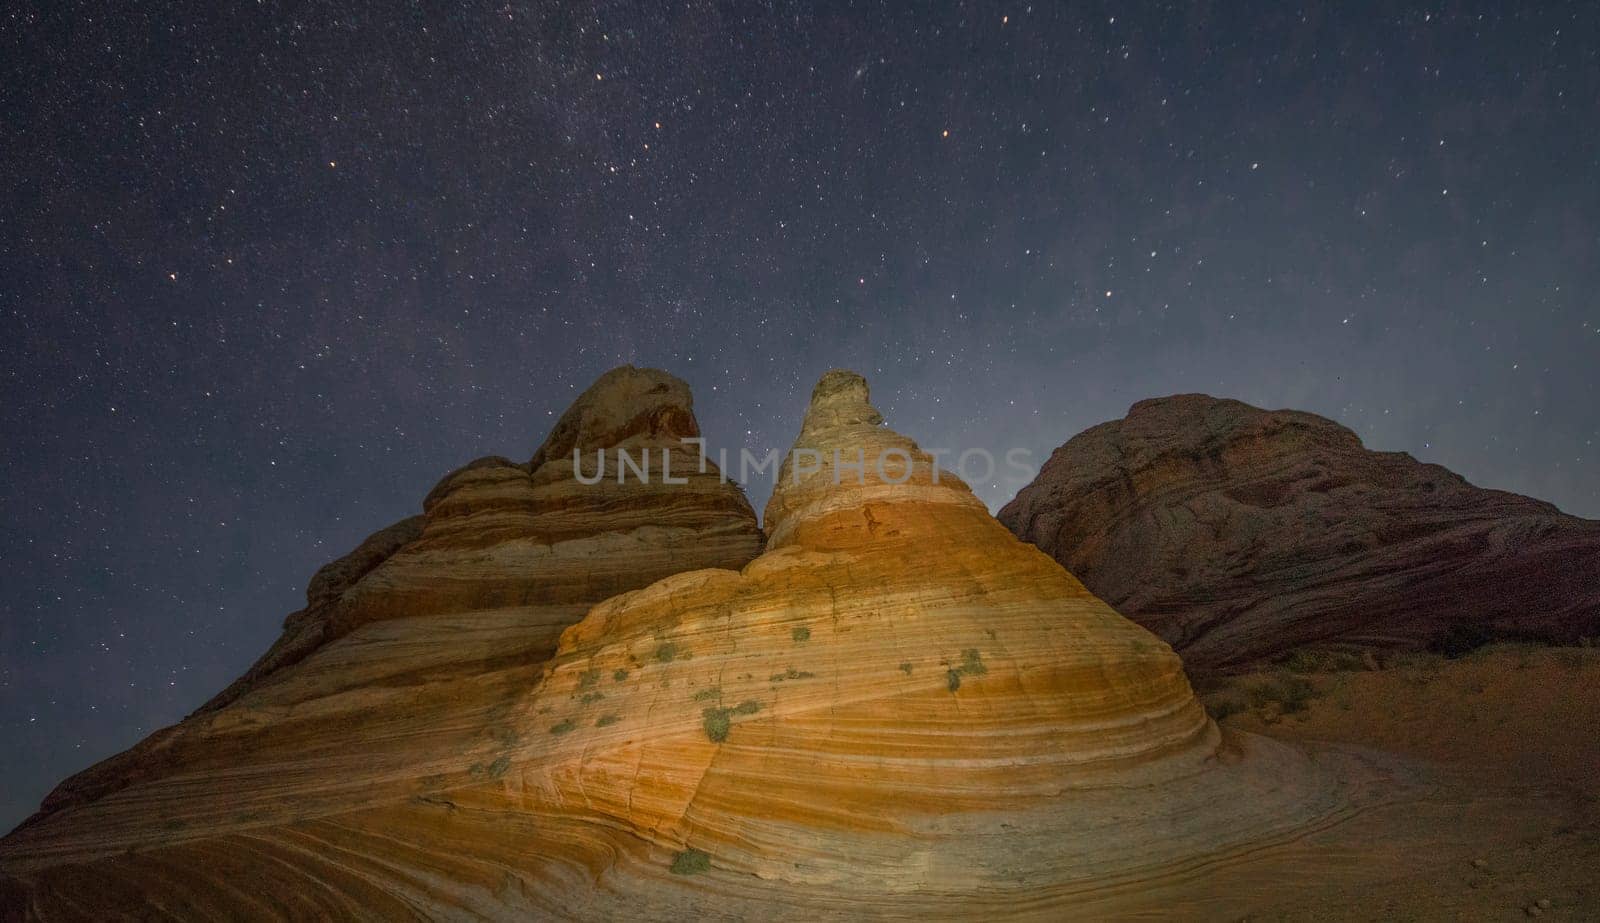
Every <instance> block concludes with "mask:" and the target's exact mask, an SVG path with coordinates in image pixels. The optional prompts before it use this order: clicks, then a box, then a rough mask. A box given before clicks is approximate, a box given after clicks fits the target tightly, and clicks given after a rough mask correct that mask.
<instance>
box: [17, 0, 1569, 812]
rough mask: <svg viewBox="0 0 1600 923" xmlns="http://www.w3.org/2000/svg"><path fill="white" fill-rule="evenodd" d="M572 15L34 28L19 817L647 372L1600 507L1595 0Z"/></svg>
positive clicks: (26, 103) (781, 437)
mask: <svg viewBox="0 0 1600 923" xmlns="http://www.w3.org/2000/svg"><path fill="white" fill-rule="evenodd" d="M556 6H557V5H556V4H542V3H541V4H530V3H526V2H515V0H513V2H510V3H506V2H487V3H466V4H444V3H427V4H421V3H419V4H412V5H406V4H399V3H383V4H328V3H302V4H289V3H276V2H264V3H260V4H211V3H207V4H187V3H169V4H143V5H139V6H137V7H135V6H134V5H131V4H130V5H128V6H127V7H120V6H115V5H107V4H85V3H66V2H58V0H57V2H48V3H44V2H21V3H15V4H11V5H9V6H8V7H7V9H6V10H5V11H4V12H0V117H3V123H0V130H3V134H0V196H3V198H0V514H3V516H4V522H5V528H4V529H3V530H0V568H3V570H0V733H3V735H4V739H5V741H6V744H7V746H6V747H5V748H4V750H3V751H0V791H3V792H4V794H3V796H0V827H6V826H9V825H10V824H11V823H14V822H15V821H17V820H20V819H21V818H22V817H23V816H25V815H26V814H27V813H28V812H29V811H31V810H32V809H33V807H34V806H35V805H36V804H37V803H38V801H39V799H40V798H41V797H42V796H43V794H44V793H45V792H46V791H47V790H48V788H49V787H50V786H52V785H53V784H54V783H55V782H56V781H58V780H59V779H60V778H61V777H63V776H65V775H66V774H68V773H70V772H72V771H75V770H77V769H81V768H83V767H84V766H86V765H88V764H89V763H91V762H93V761H95V760H97V759H100V758H102V757H105V756H107V755H109V754H111V753H113V752H115V751H117V750H119V749H122V748H124V747H126V746H128V745H130V744H132V743H134V742H135V741H136V740H138V739H139V738H141V737H143V736H145V735H146V734H148V733H149V732H150V731H151V730H153V729H154V728H156V727H158V726H161V725H164V724H167V723H171V722H173V721H175V720H177V719H179V718H180V717H182V716H183V715H184V714H185V713H186V712H187V711H188V710H190V709H192V708H193V707H195V706H196V705H198V704H199V703H200V702H202V701H204V700H205V699H206V698H208V697H209V696H210V695H211V694H212V693H214V692H216V691H217V690H218V689H220V688H221V687H222V686H223V685H225V684H226V682H227V681H228V680H230V679H232V678H233V677H235V676H236V675H237V674H239V673H240V672H241V671H242V670H243V669H244V668H245V666H246V665H248V663H249V662H250V661H251V660H253V659H254V657H255V656H256V655H257V654H258V653H260V652H261V651H262V650H263V649H264V648H265V647H266V646H267V645H268V644H269V643H270V641H271V640H272V639H273V638H274V637H275V636H276V635H277V632H278V627H279V624H280V621H281V619H282V617H283V616H284V615H285V614H286V613H288V612H290V611H292V610H293V609H295V608H297V607H298V606H299V605H300V600H301V598H302V593H303V588H304V585H305V582H306V580H307V578H308V577H309V576H310V574H311V573H312V572H313V571H314V570H315V568H316V567H317V566H318V565H320V564H321V563H323V562H325V561H327V560H329V559H331V558H333V557H335V556H337V555H338V554H341V553H343V552H344V551H345V550H347V549H348V548H349V547H351V546H352V545H354V544H355V543H356V542H358V541H359V540H360V539H361V538H362V537H364V536H365V535H366V534H367V533H369V532H371V531H372V530H374V529H376V528H379V527H381V526H383V525H386V524H388V523H389V522H391V521H393V520H395V519H398V518H400V517H401V516H404V515H407V514H409V513H412V512H415V511H416V510H417V509H418V508H419V505H420V500H421V497H422V496H423V494H424V492H425V491H426V490H427V489H428V488H429V487H430V486H431V485H432V484H433V482H434V480H435V479H436V478H437V477H438V476H439V475H440V474H442V473H443V472H445V471H446V470H448V469H450V468H452V467H453V466H455V465H457V464H460V463H461V462H464V461H466V460H468V459H470V458H473V457H475V456H478V455H482V454H487V453H491V452H493V453H502V454H506V455H510V456H513V457H519V458H525V457H527V456H528V455H530V454H531V453H532V450H533V449H534V447H535V446H537V444H538V443H539V441H540V440H541V439H542V438H543V436H544V433H545V431H546V429H547V427H548V426H549V425H550V423H551V422H552V421H553V419H554V416H555V415H559V413H560V412H561V411H562V410H563V409H564V408H565V406H566V404H567V403H568V402H569V401H570V400H571V398H572V397H573V396H574V395H575V394H576V393H577V392H578V391H579V390H581V389H582V388H584V387H585V386H587V385H588V383H589V382H590V381H591V380H592V379H593V378H594V377H595V376H597V375H598V374H600V373H601V372H603V371H604V370H606V369H607V368H609V367H611V366H614V365H617V364H619V363H623V362H631V363H634V364H639V365H652V366H659V367H662V368H666V369H669V370H671V371H673V372H675V373H677V374H678V375H681V376H682V377H684V378H686V379H688V381H689V382H690V383H691V385H692V386H693V387H694V390H695V394H696V399H697V401H698V410H699V416H700V419H701V421H702V423H703V425H704V426H705V429H706V430H707V435H708V437H709V438H710V440H711V442H712V444H713V446H727V447H731V448H734V449H737V448H739V447H749V448H751V449H754V450H760V451H764V450H766V449H768V448H780V449H781V448H784V447H786V446H787V445H788V443H789V441H790V440H791V438H792V437H793V434H794V432H795V431H796V429H797V428H798V425H799V418H800V413H801V411H802V410H803V407H804V403H805V399H806V396H807V394H808V392H809V389H810V386H811V384H812V383H813V382H814V381H815V379H816V377H817V376H818V375H819V374H820V373H821V372H822V371H823V370H824V369H826V368H829V367H832V366H840V365H842V366H849V367H853V368H856V369H858V370H860V371H862V372H864V373H866V374H867V375H868V377H869V378H870V379H871V380H872V382H873V385H874V389H875V394H876V396H877V402H878V404H879V406H880V407H881V409H883V410H884V412H885V413H886V414H888V415H889V418H890V422H891V423H892V424H893V425H894V426H895V427H896V428H897V429H899V430H901V431H903V432H905V433H907V434H909V435H912V436H913V437H915V438H918V439H919V440H921V441H922V442H924V444H927V445H935V446H948V447H967V446H985V447H990V448H993V449H995V450H1000V449H1004V448H1008V447H1011V446H1022V447H1027V448H1030V449H1032V450H1034V451H1035V452H1036V453H1037V457H1038V458H1040V459H1042V458H1043V457H1044V456H1045V454H1047V453H1048V451H1049V450H1050V449H1051V448H1053V447H1054V446H1056V445H1058V444H1059V443H1061V442H1063V441H1065V440H1066V439H1067V438H1068V437H1070V436H1071V435H1073V434H1074V433H1076V432H1078V431H1080V430H1082V429H1083V428H1085V427H1087V426H1089V425H1092V424H1094V423H1097V422H1100V421H1102V420H1105V419H1110V418H1114V417H1118V416H1121V415H1122V414H1123V413H1124V412H1125V410H1126V409H1127V407H1128V405H1129V404H1131V403H1133V402H1134V401H1136V400H1138V399H1141V398H1145V397H1151V396H1156V395H1162V394H1168V393H1172V392H1177V391H1205V392H1209V393H1212V394H1217V395H1225V396H1230V397H1237V398H1241V399H1243V400H1246V401H1249V402H1252V403H1255V404H1260V405H1265V406H1269V407H1296V408H1302V409H1307V410H1312V411H1316V412H1319V413H1323V414H1326V415H1328V416H1332V417H1334V418H1336V419H1338V420H1340V421H1342V422H1344V423H1346V424H1347V425H1349V426H1351V427H1353V428H1354V429H1356V430H1357V431H1358V432H1359V433H1360V434H1361V435H1362V436H1363V437H1364V438H1365V439H1366V440H1367V442H1368V444H1369V445H1372V446H1374V447H1378V448H1384V449H1401V450H1406V451H1409V452H1412V453H1413V454H1415V455H1417V456H1418V457H1420V458H1422V459H1425V460H1428V461H1435V462H1439V463H1441V464H1444V465H1447V466H1448V467H1450V468H1453V469H1454V470H1456V471H1458V472H1460V473H1462V474H1464V475H1466V476H1467V477H1468V478H1469V479H1471V480H1473V481H1474V482H1476V483H1480V484H1484V485H1488V486H1493V487H1502V488H1506V489H1510V490H1515V491H1519V492H1523V493H1528V494H1532V495H1534V496H1538V497H1541V498H1544V499H1547V500H1551V501H1554V502H1556V503H1557V504H1559V505H1560V506H1562V507H1563V508H1564V509H1566V510H1568V511H1570V512H1573V513H1578V514H1581V515H1586V516H1591V517H1594V516H1600V486H1597V485H1600V452H1597V450H1596V447H1595V445H1594V442H1595V440H1596V438H1597V436H1600V410H1597V409H1596V405H1597V401H1600V393H1597V381H1600V373H1597V371H1596V369H1597V368H1600V306H1597V304H1596V301H1595V295H1594V293H1595V292H1596V291H1600V278H1597V275H1600V182H1597V179H1600V143H1597V141H1600V137H1597V136H1600V129H1597V127H1596V126H1597V122H1600V119H1597V118H1596V116H1597V114H1600V59H1597V56H1596V49H1597V47H1600V43H1597V42H1596V41H1595V38H1596V35H1597V34H1600V29H1597V27H1600V13H1597V7H1596V6H1595V5H1594V4H1592V3H1582V4H1577V3H1575V4H1570V5H1563V4H1555V3H1549V4H1544V3H1541V4H1484V5H1482V6H1481V7H1478V6H1474V5H1470V4H1455V3H1449V4H1446V3H1437V4H1433V5H1413V6H1405V7H1404V8H1402V6H1401V5H1396V4H1387V3H1381V4H1370V5H1368V4H1354V3H1338V4H1326V5H1323V6H1321V7H1319V6H1317V5H1306V6H1304V7H1303V8H1295V7H1293V6H1291V5H1287V4H1282V3H1277V2H1269V3H1217V4H1204V3H1200V4H1191V3H1174V4H1165V5H1150V6H1145V7H1142V8H1140V9H1138V10H1134V9H1131V8H1127V7H1128V6H1129V5H1125V4H1113V5H1110V6H1101V5H1097V4H1090V3H1072V4H1056V3H1042V2H1040V3H1035V4H1034V5H1033V6H1032V7H1029V6H1028V5H1027V4H989V3H978V4H972V5H944V6H934V5H931V4H915V5H914V6H916V7H918V8H919V11H918V12H906V11H902V10H898V9H895V8H893V7H890V6H885V5H880V4H813V3H809V2H805V3H793V4H788V3H779V4H756V3H738V4H727V5H719V4H700V3H691V4H687V5H683V6H682V7H681V8H680V9H678V10H677V11H675V12H671V13H662V12H660V10H659V9H658V7H661V6H665V5H664V4H648V3H647V4H628V3H602V4H592V5H585V4H576V5H571V6H570V7H568V8H567V9H565V10H562V11H556V10H555V9H554V8H555V7H556ZM907 6H913V5H909V4H908V5H907ZM978 486H979V487H980V490H981V492H982V493H983V495H984V497H985V499H987V500H988V501H989V502H990V503H991V504H992V505H998V503H999V502H1001V501H1003V500H1004V499H1006V498H1007V497H1009V496H1010V494H1011V493H1013V492H1014V491H1015V490H1016V488H1017V487H1019V486H1020V484H1018V483H1016V482H1006V481H996V482H995V483H992V484H986V485H978ZM751 493H752V499H753V500H754V501H755V502H756V503H757V505H758V508H759V505H760V504H761V503H762V502H764V500H765V496H766V493H767V487H766V485H762V484H757V485H752V489H751Z"/></svg>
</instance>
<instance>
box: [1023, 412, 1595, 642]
mask: <svg viewBox="0 0 1600 923" xmlns="http://www.w3.org/2000/svg"><path fill="white" fill-rule="evenodd" d="M999 519H1000V521H1001V522H1003V523H1005V524H1006V526H1007V527H1008V528H1010V529H1011V530H1012V531H1013V532H1015V533H1016V534H1017V535H1018V536H1020V537H1021V538H1022V539H1023V540H1025V541H1028V542H1032V543H1033V544H1035V545H1037V546H1039V548H1041V549H1043V550H1044V551H1045V553H1047V554H1049V555H1050V556H1051V557H1053V558H1055V559H1056V560H1057V561H1059V562H1060V563H1061V565H1062V566H1063V567H1066V568H1067V569H1069V570H1071V571H1072V572H1073V573H1074V574H1076V575H1077V576H1079V577H1080V578H1082V579H1083V581H1084V583H1085V584H1087V585H1088V586H1089V588H1090V589H1091V590H1093V591H1094V592H1095V593H1096V594H1098V595H1099V596H1101V597H1102V598H1104V599H1105V600H1107V601H1108V602H1110V603H1111V604H1112V605H1114V606H1115V607H1116V608H1117V611H1119V612H1121V613H1123V614H1124V615H1126V616H1128V617H1129V618H1132V619H1134V620H1135V621H1137V622H1139V623H1140V624H1142V625H1144V626H1146V627H1148V628H1150V629H1151V630H1153V631H1155V632H1156V633H1157V634H1159V635H1160V636H1161V637H1162V638H1163V639H1164V640H1166V641H1167V642H1169V643H1170V644H1172V645H1173V646H1174V647H1176V648H1177V649H1178V651H1179V652H1180V653H1182V655H1183V657H1184V662H1185V663H1187V664H1188V665H1189V666H1190V668H1191V669H1196V668H1198V669H1202V670H1218V669H1221V670H1229V669H1240V668H1248V667H1249V666H1251V665H1254V664H1259V663H1262V662H1264V661H1271V660H1274V659H1277V658H1280V657H1282V656H1283V655H1284V654H1286V653H1287V652H1289V651H1291V650H1293V649H1294V648H1297V647H1302V646H1310V645H1315V646H1354V647H1358V648H1372V649H1384V648H1389V649H1417V648H1425V647H1430V646H1431V647H1436V648H1437V647H1444V648H1446V649H1448V648H1449V647H1450V646H1452V645H1465V644H1471V643H1474V642H1475V641H1482V640H1487V639H1491V638H1513V639H1529V640H1541V641H1557V642H1571V641H1573V640H1575V639H1577V638H1582V637H1587V636H1594V635H1600V522H1594V521H1591V520H1584V519H1579V518H1577V517H1575V516H1568V515H1565V514H1563V513H1562V512H1561V511H1560V510H1558V509H1556V508H1555V507H1553V506H1551V505H1550V504H1548V503H1544V502H1541V501H1538V500H1533V499H1530V498H1528V497H1522V496H1518V495H1516V494H1511V493H1506V492H1504V491H1498V490H1486V489H1483V488H1480V487H1475V486H1473V485H1471V484H1469V483H1467V482H1466V481H1465V480H1463V479H1462V478H1461V477H1459V476H1458V475H1456V474H1453V473H1451V472H1450V471H1448V470H1446V469H1444V468H1441V467H1439V466H1438V465H1428V464H1423V463H1421V462H1418V461H1417V460H1416V459H1414V458H1412V457H1411V456H1409V455H1406V454H1404V453H1401V452H1374V451H1371V450H1369V449H1367V448H1365V447H1363V446H1362V444H1361V440H1360V439H1359V438H1358V437H1357V436H1356V434H1355V433H1353V432H1351V431H1350V430H1348V429H1346V428H1344V427H1343V426H1340V425H1339V424H1337V423H1334V422H1333V421H1331V420H1328V419H1325V418H1323V417H1319V416H1316V415H1314V414H1309V413H1302V412H1298V411H1291V410H1279V411H1265V410H1260V409H1257V408H1255V407H1251V406H1250V405H1248V404H1243V403H1240V402H1238V401H1231V400H1219V399H1217V398H1212V397H1207V396H1205V395H1201V394H1187V395H1178V396H1175V397H1167V398H1160V399H1155V400H1148V401H1141V402H1139V403H1137V404H1135V405H1134V406H1133V408H1132V409H1131V410H1129V412H1128V415H1127V417H1125V418H1124V419H1121V420H1115V421H1112V422H1110V423H1104V424H1101V425H1099V426H1096V427H1094V428H1092V429H1089V430H1087V431H1085V432H1083V433H1080V434H1079V435H1077V436H1074V437H1073V438H1072V439H1071V440H1070V441H1068V442H1067V443H1066V444H1065V445H1063V446H1062V447H1061V448H1059V449H1057V450H1056V451H1055V453H1054V454H1053V455H1052V456H1051V458H1050V460H1049V462H1047V463H1046V464H1045V465H1044V467H1043V469H1042V470H1041V471H1040V472H1039V476H1038V477H1037V478H1036V479H1035V480H1034V482H1033V483H1032V484H1030V485H1028V486H1027V487H1025V488H1023V489H1022V491H1021V492H1019V493H1018V494H1017V497H1016V499H1014V500H1012V501H1011V502H1010V503H1009V504H1007V505H1006V506H1005V508H1003V509H1002V510H1001V511H1000V513H999Z"/></svg>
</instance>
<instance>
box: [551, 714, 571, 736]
mask: <svg viewBox="0 0 1600 923" xmlns="http://www.w3.org/2000/svg"><path fill="white" fill-rule="evenodd" d="M577 729H578V725H577V724H575V723H574V722H573V720H572V719H571V718H563V719H561V723H560V724H553V725H551V726H550V733H552V734H555V735H558V736H559V735H561V734H566V733H568V732H569V731H575V730H577Z"/></svg>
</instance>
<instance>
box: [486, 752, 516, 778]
mask: <svg viewBox="0 0 1600 923" xmlns="http://www.w3.org/2000/svg"><path fill="white" fill-rule="evenodd" d="M510 768H511V757H509V756H501V757H499V758H497V759H496V760H495V761H494V762H492V763H490V764H489V778H491V779H498V778H500V777H501V776H503V775H505V774H506V770H507V769H510Z"/></svg>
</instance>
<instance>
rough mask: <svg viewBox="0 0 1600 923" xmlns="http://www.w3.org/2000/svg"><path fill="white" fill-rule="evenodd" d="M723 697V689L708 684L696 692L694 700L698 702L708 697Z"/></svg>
mask: <svg viewBox="0 0 1600 923" xmlns="http://www.w3.org/2000/svg"><path fill="white" fill-rule="evenodd" d="M721 697H722V689H721V688H720V687H718V686H708V687H706V688H705V689H702V690H700V691H699V692H696V693H695V694H694V700H695V701H696V702H704V701H706V700H707V699H716V698H721Z"/></svg>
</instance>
